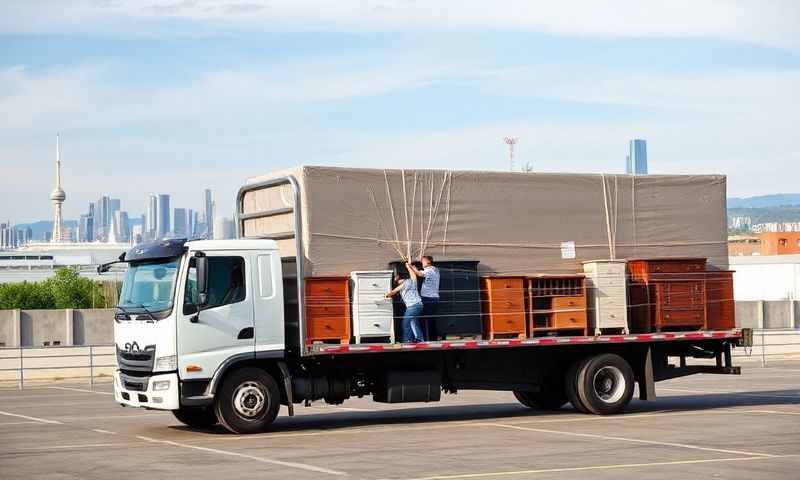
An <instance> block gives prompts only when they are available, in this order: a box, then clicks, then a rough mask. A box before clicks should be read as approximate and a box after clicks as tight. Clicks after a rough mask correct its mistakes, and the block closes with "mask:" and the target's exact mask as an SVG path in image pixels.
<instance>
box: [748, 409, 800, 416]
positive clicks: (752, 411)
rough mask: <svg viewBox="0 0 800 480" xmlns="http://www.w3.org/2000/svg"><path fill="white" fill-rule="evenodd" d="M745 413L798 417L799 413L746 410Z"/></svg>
mask: <svg viewBox="0 0 800 480" xmlns="http://www.w3.org/2000/svg"><path fill="white" fill-rule="evenodd" d="M745 413H769V414H773V415H800V412H782V411H780V410H747V411H746V412H745Z"/></svg>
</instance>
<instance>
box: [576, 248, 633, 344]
mask: <svg viewBox="0 0 800 480" xmlns="http://www.w3.org/2000/svg"><path fill="white" fill-rule="evenodd" d="M583 271H584V273H585V274H586V278H587V280H588V285H587V286H588V290H589V319H590V322H589V326H590V328H591V329H592V330H594V334H595V335H601V334H603V333H608V332H606V331H605V330H614V331H616V332H619V333H624V334H627V333H628V332H629V328H630V327H629V326H628V296H627V291H626V279H625V261H624V260H593V261H590V262H584V263H583Z"/></svg>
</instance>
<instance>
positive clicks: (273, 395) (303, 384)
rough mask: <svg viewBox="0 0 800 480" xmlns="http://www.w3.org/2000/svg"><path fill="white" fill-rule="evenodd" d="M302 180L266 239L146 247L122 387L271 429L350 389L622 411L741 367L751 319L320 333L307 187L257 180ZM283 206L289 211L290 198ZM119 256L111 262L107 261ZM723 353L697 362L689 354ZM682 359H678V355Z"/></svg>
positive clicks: (126, 401)
mask: <svg viewBox="0 0 800 480" xmlns="http://www.w3.org/2000/svg"><path fill="white" fill-rule="evenodd" d="M274 186H289V187H291V189H292V192H293V194H294V195H295V199H294V202H293V204H294V205H295V207H294V211H293V212H290V213H293V215H294V230H293V231H292V232H288V233H283V234H279V235H274V236H272V237H273V238H264V239H236V240H196V241H186V240H165V241H161V242H154V243H151V244H144V245H139V246H137V247H134V248H133V249H131V250H130V251H128V252H126V253H125V254H124V255H123V256H121V257H120V261H121V262H125V263H127V264H128V271H127V274H126V277H125V280H124V284H123V287H122V294H121V296H120V303H119V307H118V310H117V312H116V314H115V330H114V337H115V343H116V348H117V360H118V369H117V370H116V371H115V372H114V398H115V401H116V402H118V403H120V404H122V405H124V406H130V407H143V408H148V409H159V410H170V411H172V412H173V413H174V415H175V417H176V418H177V419H178V420H180V421H181V422H183V423H185V424H186V425H189V426H192V427H205V426H210V425H213V424H217V423H220V424H222V425H223V426H224V427H225V428H227V429H228V430H230V431H231V432H235V433H254V432H261V431H264V430H265V429H267V428H268V427H269V425H270V424H271V423H272V422H273V421H274V419H275V418H276V416H277V414H278V410H279V407H280V405H286V406H287V407H288V412H289V415H293V413H294V406H295V405H296V404H300V403H306V404H310V402H313V401H317V400H324V401H325V402H327V403H330V404H341V403H342V402H344V401H345V400H347V399H348V398H350V397H353V396H357V397H362V396H370V395H371V396H372V398H373V399H374V400H375V401H378V402H388V403H399V402H433V401H438V400H439V399H440V397H441V393H442V392H444V393H447V394H455V393H457V392H458V391H460V390H470V389H473V390H505V391H511V392H514V394H515V396H516V398H517V399H518V400H519V401H520V402H521V403H522V404H523V405H525V406H527V407H529V408H541V409H557V408H561V407H562V406H564V405H565V404H567V403H568V402H569V403H571V404H572V405H573V406H574V408H576V409H577V410H580V411H582V412H586V413H593V414H613V413H617V412H621V411H622V410H624V409H625V407H626V406H627V405H628V403H629V402H630V400H631V398H632V396H633V393H634V384H635V383H638V385H639V395H640V398H641V399H643V400H654V399H655V383H656V382H658V381H660V380H666V379H670V378H675V377H680V376H686V375H692V374H698V373H711V374H739V373H740V370H739V367H735V366H733V365H732V360H731V348H732V347H734V346H737V345H743V344H747V343H748V338H749V333H750V332H749V331H746V330H745V331H742V330H739V329H732V330H725V331H692V332H673V333H648V334H631V335H600V336H570V337H535V338H528V339H502V340H456V341H431V342H423V343H416V344H396V343H395V344H380V343H365V344H344V345H342V344H337V345H330V344H321V345H307V344H306V339H305V335H304V331H305V325H304V319H305V314H304V310H305V301H304V295H303V292H304V272H303V263H302V262H299V263H298V262H295V260H294V258H282V257H281V255H280V252H279V249H278V245H277V243H276V240H287V239H289V240H291V239H294V242H295V248H296V252H298V256H299V257H300V258H303V257H302V255H303V243H302V241H301V238H302V221H301V215H300V212H299V209H300V205H301V204H302V202H301V201H300V190H299V188H298V185H297V183H296V181H295V179H294V178H293V177H292V176H286V177H281V178H275V179H270V180H268V181H266V182H261V183H255V184H248V185H246V186H244V187H242V189H241V190H240V192H239V196H238V199H237V205H238V207H237V208H238V212H239V218H238V219H237V224H238V225H239V228H241V225H242V222H243V221H244V220H252V219H254V218H256V219H257V218H269V217H270V216H271V215H275V214H276V212H275V211H271V210H264V211H260V212H255V213H252V212H251V213H248V214H243V213H242V209H241V207H242V198H243V195H244V194H245V193H247V192H248V191H253V190H255V189H259V188H269V187H274ZM280 213H281V214H286V213H287V211H286V209H285V208H283V209H281V212H280ZM104 269H107V267H106V266H102V267H100V268H99V270H101V271H102V270H104ZM691 358H705V359H715V360H716V361H715V362H714V364H710V362H706V364H703V365H688V364H687V361H686V360H687V359H691ZM670 359H672V360H675V361H676V363H675V364H671V363H670Z"/></svg>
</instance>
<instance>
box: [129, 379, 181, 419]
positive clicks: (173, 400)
mask: <svg viewBox="0 0 800 480" xmlns="http://www.w3.org/2000/svg"><path fill="white" fill-rule="evenodd" d="M123 377H124V374H121V373H120V371H119V370H115V371H114V400H116V401H117V403H120V404H122V405H126V406H129V407H142V408H154V409H158V410H178V409H179V408H180V398H179V393H178V374H176V373H165V374H161V375H152V376H150V377H143V378H141V383H142V387H143V388H135V389H134V388H126V386H125V382H123ZM164 381H169V387H168V388H167V389H165V390H154V389H153V387H154V385H155V384H156V382H164ZM129 383H130V382H129Z"/></svg>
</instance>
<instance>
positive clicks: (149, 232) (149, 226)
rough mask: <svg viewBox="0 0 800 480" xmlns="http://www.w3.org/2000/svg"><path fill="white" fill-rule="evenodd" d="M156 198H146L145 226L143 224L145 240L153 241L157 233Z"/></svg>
mask: <svg viewBox="0 0 800 480" xmlns="http://www.w3.org/2000/svg"><path fill="white" fill-rule="evenodd" d="M157 220H158V197H157V196H156V195H153V194H152V193H151V194H150V196H149V197H147V213H146V215H145V224H144V233H143V235H144V237H145V238H146V239H147V240H153V239H155V238H156V232H157V231H158V221H157Z"/></svg>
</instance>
